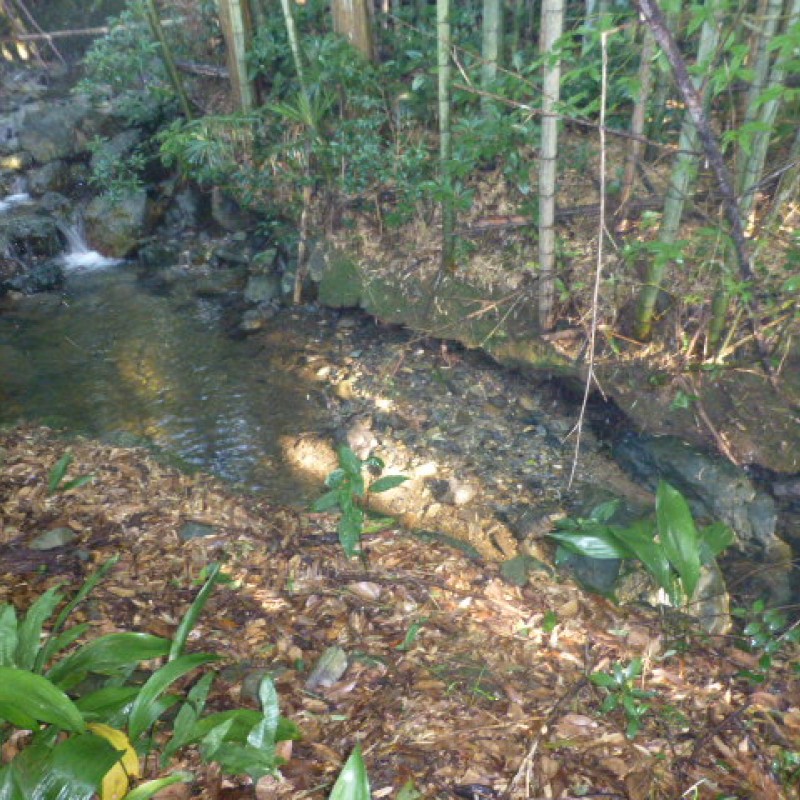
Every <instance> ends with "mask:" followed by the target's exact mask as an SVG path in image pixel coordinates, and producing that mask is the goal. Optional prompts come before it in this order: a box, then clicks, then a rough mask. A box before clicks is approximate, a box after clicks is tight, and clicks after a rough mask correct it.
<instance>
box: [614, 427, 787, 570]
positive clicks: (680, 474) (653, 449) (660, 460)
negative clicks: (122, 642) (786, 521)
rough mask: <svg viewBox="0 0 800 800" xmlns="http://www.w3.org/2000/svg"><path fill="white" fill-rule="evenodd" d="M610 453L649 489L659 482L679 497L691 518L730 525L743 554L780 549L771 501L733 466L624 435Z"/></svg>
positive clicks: (674, 444) (687, 448) (673, 444)
mask: <svg viewBox="0 0 800 800" xmlns="http://www.w3.org/2000/svg"><path fill="white" fill-rule="evenodd" d="M613 453H614V457H615V458H616V459H617V460H618V461H619V463H620V464H621V465H622V466H623V468H624V469H625V470H626V471H627V472H628V473H629V474H631V475H633V476H635V477H636V478H637V479H638V480H641V481H642V482H644V483H645V484H646V485H647V486H648V488H650V489H651V490H655V488H656V486H657V485H658V481H659V479H663V480H665V481H667V482H668V483H670V484H671V485H672V486H674V487H675V488H676V489H678V491H680V492H681V493H682V494H683V495H684V497H685V498H686V500H687V502H688V503H689V505H690V506H691V507H692V511H693V513H694V514H696V515H697V516H699V517H704V518H706V519H708V520H710V521H719V522H724V523H726V524H727V525H729V526H730V527H731V528H732V529H733V531H734V532H735V533H736V536H737V541H738V546H739V548H740V549H742V550H743V551H744V552H745V553H747V554H748V555H751V556H756V557H758V558H759V559H761V560H763V559H764V557H765V556H767V554H768V553H769V552H770V551H771V550H772V549H773V548H775V547H777V546H778V545H779V544H780V540H779V539H778V538H777V536H776V535H775V523H776V513H775V503H774V501H773V500H772V498H771V497H770V496H769V495H768V494H767V493H766V492H762V491H760V490H759V489H757V488H756V487H755V486H754V484H753V483H752V481H751V480H750V479H749V478H748V477H747V475H746V474H745V472H744V471H743V470H741V469H739V468H738V467H735V466H734V465H733V464H730V463H729V462H727V461H724V460H723V459H721V458H719V457H716V456H710V455H707V454H705V453H702V452H701V451H700V450H697V449H696V448H694V447H692V446H691V445H689V444H687V443H685V442H683V441H681V440H680V439H678V438H676V437H674V436H639V435H636V434H627V435H625V436H623V437H622V438H621V439H619V440H618V441H617V442H616V444H615V445H614V449H613Z"/></svg>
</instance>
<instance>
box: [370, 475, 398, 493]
mask: <svg viewBox="0 0 800 800" xmlns="http://www.w3.org/2000/svg"><path fill="white" fill-rule="evenodd" d="M407 480H408V476H407V475H384V476H383V477H382V478H378V480H376V481H373V482H372V483H371V484H370V487H369V490H370V492H372V493H373V494H378V493H379V492H388V491H389V490H390V489H394V488H395V487H397V486H400V484H401V483H405V482H406V481H407Z"/></svg>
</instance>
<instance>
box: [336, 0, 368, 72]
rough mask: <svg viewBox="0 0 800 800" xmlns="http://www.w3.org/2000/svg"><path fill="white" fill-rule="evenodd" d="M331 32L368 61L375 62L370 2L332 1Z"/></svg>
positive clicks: (361, 0)
mask: <svg viewBox="0 0 800 800" xmlns="http://www.w3.org/2000/svg"><path fill="white" fill-rule="evenodd" d="M331 13H332V14H333V30H334V31H335V32H336V33H338V34H339V35H340V36H344V37H345V39H347V40H348V41H349V42H350V44H351V45H353V47H355V48H356V50H358V51H359V52H360V53H361V54H362V55H363V56H364V58H366V59H367V60H368V61H375V38H374V36H373V33H372V2H371V0H332V2H331Z"/></svg>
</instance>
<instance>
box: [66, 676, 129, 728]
mask: <svg viewBox="0 0 800 800" xmlns="http://www.w3.org/2000/svg"><path fill="white" fill-rule="evenodd" d="M137 694H139V687H138V686H106V687H104V688H102V689H98V690H97V691H96V692H92V693H91V694H87V695H84V696H83V697H79V698H78V699H77V700H76V701H75V705H76V706H77V707H78V710H79V711H80V712H81V714H83V717H84V719H85V720H86V721H87V722H95V721H97V722H105V723H107V724H109V725H112V726H113V727H115V728H117V727H119V726H120V724H121V722H122V720H120V719H118V716H119V715H125V716H127V715H126V711H130V707H131V705H132V704H133V701H134V700H135V699H136V695H137Z"/></svg>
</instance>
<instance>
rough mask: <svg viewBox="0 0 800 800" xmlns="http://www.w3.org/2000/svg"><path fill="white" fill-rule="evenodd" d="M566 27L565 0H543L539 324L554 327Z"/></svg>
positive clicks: (546, 327)
mask: <svg viewBox="0 0 800 800" xmlns="http://www.w3.org/2000/svg"><path fill="white" fill-rule="evenodd" d="M563 27H564V0H542V33H541V42H540V50H541V52H542V54H543V55H544V56H545V57H546V59H547V60H546V61H545V65H544V76H543V82H542V146H541V149H540V151H539V326H540V328H541V329H542V330H550V329H551V328H552V327H553V323H554V319H553V314H554V300H555V275H556V230H555V214H556V168H557V159H558V117H557V116H556V111H557V107H558V102H559V99H560V91H561V59H560V57H554V56H553V55H552V53H553V49H554V47H555V44H556V42H557V41H558V40H559V39H560V38H561V32H562V30H563Z"/></svg>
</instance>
